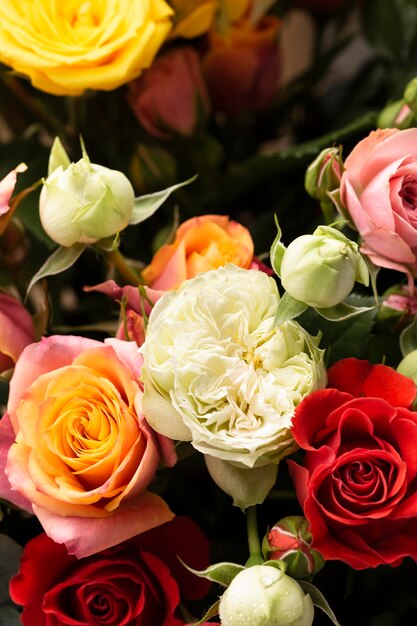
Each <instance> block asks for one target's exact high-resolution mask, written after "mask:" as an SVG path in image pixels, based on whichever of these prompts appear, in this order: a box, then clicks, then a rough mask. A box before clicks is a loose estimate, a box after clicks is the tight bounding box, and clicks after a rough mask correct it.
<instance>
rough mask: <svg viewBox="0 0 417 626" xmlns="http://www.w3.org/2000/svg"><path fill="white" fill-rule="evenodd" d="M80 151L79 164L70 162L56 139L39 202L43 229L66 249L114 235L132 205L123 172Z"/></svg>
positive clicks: (128, 215)
mask: <svg viewBox="0 0 417 626" xmlns="http://www.w3.org/2000/svg"><path fill="white" fill-rule="evenodd" d="M83 152H84V154H83V158H82V159H80V161H78V162H77V163H70V161H69V159H68V156H67V155H66V153H65V150H64V149H63V147H62V145H61V143H60V142H59V140H58V139H57V140H55V143H54V145H53V147H52V150H51V156H50V160H49V175H48V178H47V179H46V180H45V181H44V184H43V188H42V191H41V195H40V200H39V210H40V218H41V222H42V226H43V228H44V229H45V231H46V232H47V233H48V235H49V236H50V237H51V239H53V240H54V241H56V242H57V243H59V244H60V245H61V246H65V247H70V246H72V245H73V244H75V243H95V242H96V241H98V240H99V239H103V238H105V237H111V236H113V235H116V234H117V233H118V232H120V231H121V230H123V229H124V228H126V226H127V225H128V224H129V219H130V217H131V215H132V211H133V207H134V203H135V194H134V191H133V187H132V185H131V184H130V182H129V180H128V179H127V178H126V176H125V175H124V174H123V173H122V172H118V171H116V170H111V169H109V168H107V167H103V166H101V165H97V164H95V163H91V162H90V159H89V158H88V156H87V153H86V152H85V150H84V151H83Z"/></svg>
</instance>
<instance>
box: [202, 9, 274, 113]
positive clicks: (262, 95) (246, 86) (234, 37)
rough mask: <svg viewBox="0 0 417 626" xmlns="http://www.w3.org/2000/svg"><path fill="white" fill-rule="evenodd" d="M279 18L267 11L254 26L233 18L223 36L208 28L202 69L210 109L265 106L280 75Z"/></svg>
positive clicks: (236, 111)
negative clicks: (233, 21)
mask: <svg viewBox="0 0 417 626" xmlns="http://www.w3.org/2000/svg"><path fill="white" fill-rule="evenodd" d="M280 28H281V21H280V20H279V19H278V18H276V17H274V16H273V15H267V16H265V17H264V18H263V19H261V20H260V21H259V22H258V24H257V26H256V27H254V26H252V25H251V24H250V22H249V21H248V20H241V21H239V22H236V24H234V25H233V26H232V27H231V28H230V30H229V31H228V34H227V38H224V37H222V36H221V35H220V34H219V33H217V32H214V31H213V32H212V33H211V34H210V38H209V49H208V52H207V53H206V55H205V57H204V60H203V69H204V73H205V77H206V81H207V85H208V89H209V93H210V97H211V100H212V104H213V107H214V109H216V110H218V111H224V113H226V114H227V115H233V114H235V113H239V112H241V111H252V110H255V111H256V110H261V109H264V108H265V107H267V106H268V105H269V104H270V103H271V101H272V99H273V98H274V96H275V94H276V93H277V89H278V85H279V77H280V65H281V64H280V54H279V45H278V33H279V31H280Z"/></svg>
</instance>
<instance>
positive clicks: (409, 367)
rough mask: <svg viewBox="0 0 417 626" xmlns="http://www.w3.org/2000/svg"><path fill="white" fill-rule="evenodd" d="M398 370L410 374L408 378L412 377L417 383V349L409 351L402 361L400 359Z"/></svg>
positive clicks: (406, 374)
mask: <svg viewBox="0 0 417 626" xmlns="http://www.w3.org/2000/svg"><path fill="white" fill-rule="evenodd" d="M397 372H398V373H399V374H403V375H404V376H408V378H411V379H412V380H413V381H414V382H415V383H416V384H417V350H413V351H412V352H409V353H408V354H407V355H406V356H405V357H404V358H403V359H402V361H400V363H399V364H398V367H397Z"/></svg>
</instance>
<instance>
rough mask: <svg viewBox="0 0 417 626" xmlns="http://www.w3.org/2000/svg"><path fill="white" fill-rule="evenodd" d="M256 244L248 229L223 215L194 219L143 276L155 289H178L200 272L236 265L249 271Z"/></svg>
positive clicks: (183, 227)
mask: <svg viewBox="0 0 417 626" xmlns="http://www.w3.org/2000/svg"><path fill="white" fill-rule="evenodd" d="M253 250H254V246H253V241H252V237H251V236H250V233H249V231H248V229H247V228H245V227H244V226H242V225H241V224H239V223H238V222H234V221H232V220H229V218H228V217H227V216H224V215H203V216H201V217H193V218H191V219H189V220H187V221H186V222H184V223H183V224H181V226H180V227H179V228H178V230H177V233H176V236H175V240H174V243H172V244H167V245H165V246H162V247H161V248H160V249H159V250H158V251H157V252H156V254H155V255H154V257H153V259H152V262H151V264H150V265H148V267H146V268H145V269H144V270H143V272H142V276H143V279H144V281H145V282H146V283H147V284H148V285H150V286H151V287H152V288H153V289H157V290H167V289H176V288H177V287H179V285H180V284H181V283H182V282H183V281H184V280H186V279H187V278H193V277H194V276H196V275H197V274H199V273H200V272H206V271H208V270H212V269H216V268H218V267H220V266H222V265H226V263H234V264H235V265H238V266H239V267H243V268H245V269H248V268H250V267H251V263H252V260H253Z"/></svg>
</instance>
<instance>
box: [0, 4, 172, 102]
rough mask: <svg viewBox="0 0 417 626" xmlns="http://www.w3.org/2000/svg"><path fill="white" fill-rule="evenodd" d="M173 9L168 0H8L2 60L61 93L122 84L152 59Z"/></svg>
mask: <svg viewBox="0 0 417 626" xmlns="http://www.w3.org/2000/svg"><path fill="white" fill-rule="evenodd" d="M171 15H172V9H171V8H170V7H169V6H168V4H167V3H166V2H165V0H140V2H132V1H131V0H119V2H112V1H111V0H63V1H60V2H49V1H48V0H21V1H20V2H18V3H17V2H15V1H14V0H2V2H1V3H0V62H2V63H4V64H5V65H8V66H10V67H12V68H13V69H14V70H15V71H16V72H19V73H20V74H23V75H25V76H27V77H28V78H29V79H30V80H31V82H32V84H33V85H34V87H36V88H38V89H41V90H42V91H46V92H48V93H52V94H55V95H73V96H76V95H80V94H82V93H83V92H84V91H85V90H86V89H103V90H112V89H116V87H119V86H120V85H122V84H124V83H126V82H128V81H130V80H132V79H133V78H135V77H136V76H138V75H139V74H140V73H141V71H142V70H143V69H144V68H146V67H149V66H150V65H151V63H152V61H153V59H154V57H155V55H156V53H157V52H158V50H159V48H160V47H161V45H162V44H163V42H164V41H165V39H166V37H167V36H168V33H169V31H170V29H171Z"/></svg>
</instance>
